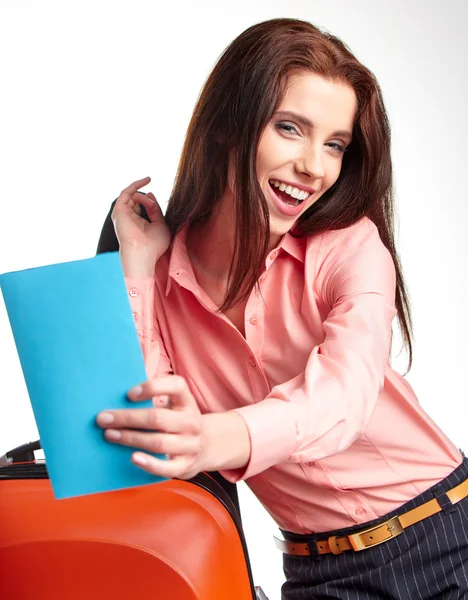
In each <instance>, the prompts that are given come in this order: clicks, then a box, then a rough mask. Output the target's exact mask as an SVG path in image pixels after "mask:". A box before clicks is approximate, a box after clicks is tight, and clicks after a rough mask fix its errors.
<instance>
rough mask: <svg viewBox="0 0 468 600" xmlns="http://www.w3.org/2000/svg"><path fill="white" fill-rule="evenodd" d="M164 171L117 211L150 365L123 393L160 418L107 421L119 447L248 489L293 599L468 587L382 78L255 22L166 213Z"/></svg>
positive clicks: (307, 29) (151, 465)
mask: <svg viewBox="0 0 468 600" xmlns="http://www.w3.org/2000/svg"><path fill="white" fill-rule="evenodd" d="M149 181H150V179H149V178H145V179H143V180H140V181H137V182H135V183H133V184H132V185H130V186H129V187H128V188H126V189H125V190H124V191H123V192H122V193H121V194H120V196H119V198H118V200H117V202H116V205H115V208H114V211H113V215H112V216H113V222H114V227H115V231H116V235H117V238H118V240H119V244H120V255H121V259H122V264H123V268H124V272H125V276H126V282H127V285H128V290H129V297H130V301H131V303H132V307H133V312H134V317H135V322H136V326H137V330H138V333H139V336H140V340H141V345H142V348H143V352H144V356H145V361H146V365H147V370H148V376H149V379H148V381H146V382H143V383H142V384H141V386H137V388H134V389H133V390H131V391H129V398H131V399H132V400H135V401H138V400H140V399H143V398H148V397H153V398H154V399H155V406H159V408H154V409H149V410H142V409H138V410H131V409H130V410H124V411H109V412H107V413H102V414H100V415H99V416H98V423H99V424H100V425H101V426H102V427H103V428H105V429H106V432H105V435H106V438H107V439H108V440H109V441H111V442H114V443H118V444H125V445H129V446H132V447H135V448H138V449H139V450H140V451H139V452H138V451H137V452H135V453H134V454H133V458H132V460H133V461H134V463H135V464H136V465H138V466H140V467H141V468H143V469H146V470H147V471H149V472H151V473H154V474H158V475H162V476H168V477H178V478H190V477H192V476H194V475H195V474H196V473H198V472H200V471H204V470H205V471H215V470H216V471H220V472H221V473H222V475H223V476H224V477H225V478H226V479H228V480H229V481H233V482H236V481H240V480H243V479H245V480H246V481H247V483H248V484H249V486H250V487H251V489H252V490H253V492H254V493H255V494H256V495H257V497H258V498H259V500H260V501H261V502H262V503H263V504H264V506H265V507H266V509H267V510H268V511H269V512H270V514H271V515H272V516H273V518H274V519H275V520H276V522H277V524H278V526H279V527H280V529H281V531H282V533H283V537H284V538H285V539H284V541H280V540H278V541H277V545H278V546H279V547H280V548H281V549H282V550H283V552H284V570H285V575H286V579H287V581H286V583H285V584H284V585H283V590H282V593H283V598H285V599H288V600H289V599H293V598H294V599H295V598H318V597H320V598H382V597H385V598H405V599H408V598H411V599H412V600H414V599H416V598H436V597H437V598H462V597H468V596H467V595H468V565H467V562H468V547H467V544H468V542H467V538H468V536H467V533H468V500H467V498H466V496H468V482H467V477H468V462H467V461H466V460H465V459H464V457H463V455H462V453H461V452H460V451H459V450H458V449H457V448H456V447H455V446H454V445H453V444H452V443H451V442H450V440H448V439H447V437H446V436H445V435H444V434H443V433H442V431H441V430H440V429H439V428H438V427H437V425H436V424H435V423H433V422H432V421H431V419H430V418H429V417H428V416H427V415H426V413H425V412H424V411H423V410H422V408H421V407H420V406H419V403H418V401H417V399H416V397H415V394H414V392H413V390H412V388H411V387H410V385H409V384H408V383H407V382H406V381H405V379H404V378H403V377H402V376H400V375H399V374H398V373H396V372H395V371H394V370H393V369H392V368H391V366H390V364H389V356H390V348H391V339H392V321H393V319H394V317H395V316H398V320H399V324H400V328H401V331H402V334H403V339H404V340H405V342H406V344H407V346H408V349H409V367H411V317H410V310H409V304H408V300H407V295H406V290H405V285H404V280H403V275H402V270H401V267H400V264H399V260H398V256H397V253H396V251H395V244H394V234H393V229H392V227H393V202H392V167H391V158H390V132H389V127H388V121H387V115H386V112H385V108H384V105H383V102H382V96H381V92H380V88H379V86H378V83H377V82H376V80H375V78H374V76H373V75H372V74H371V73H370V72H369V70H368V69H366V68H365V67H364V66H363V65H361V64H360V63H359V62H358V61H357V59H356V58H355V57H354V56H353V55H352V54H351V53H350V51H349V50H348V49H347V48H346V46H345V45H344V44H343V43H342V42H341V41H340V40H338V39H337V38H336V37H334V36H331V35H329V34H326V33H322V32H321V31H319V30H318V29H317V28H315V27H314V26H313V25H311V24H309V23H306V22H303V21H298V20H291V19H275V20H272V21H267V22H265V23H260V24H258V25H255V26H253V27H251V28H250V29H248V30H247V31H245V32H244V33H242V34H241V35H240V36H239V37H238V38H237V39H236V40H234V42H232V44H231V45H230V46H229V47H228V48H227V49H226V51H225V52H224V54H223V55H222V56H221V58H220V59H219V61H218V63H217V64H216V66H215V68H214V70H213V72H212V73H211V75H210V76H209V78H208V80H207V82H206V84H205V86H204V88H203V90H202V93H201V95H200V98H199V100H198V103H197V105H196V107H195V110H194V114H193V117H192V120H191V123H190V125H189V129H188V133H187V138H186V141H185V145H184V149H183V152H182V157H181V161H180V165H179V170H178V173H177V177H176V181H175V185H174V189H173V192H172V195H171V198H170V201H169V205H168V209H167V212H166V216H165V219H164V217H163V215H162V213H161V210H160V208H159V206H158V204H157V202H156V199H155V197H154V196H153V194H151V193H147V194H143V193H140V192H139V190H140V188H142V187H144V186H145V185H147V184H148V183H149ZM141 207H144V208H145V209H146V211H147V213H148V216H149V219H150V221H151V222H149V223H148V222H147V221H146V220H144V219H143V218H142V217H141V216H140V215H141ZM173 373H175V374H176V375H173ZM158 403H159V404H158ZM168 403H170V406H171V408H169V406H168ZM141 430H143V431H141ZM145 430H147V431H145ZM148 452H150V453H151V452H152V453H167V454H168V455H169V460H167V461H164V460H158V459H156V458H154V457H153V456H151V455H150V454H148ZM463 482H464V483H463ZM460 484H461V485H460ZM434 498H437V500H434ZM416 507H418V508H417V509H416V510H414V509H415V508H416ZM395 516H398V518H395ZM376 525H378V527H376V529H373V530H372V531H370V532H367V533H366V532H365V530H367V529H369V528H370V527H373V526H376ZM363 532H364V533H363Z"/></svg>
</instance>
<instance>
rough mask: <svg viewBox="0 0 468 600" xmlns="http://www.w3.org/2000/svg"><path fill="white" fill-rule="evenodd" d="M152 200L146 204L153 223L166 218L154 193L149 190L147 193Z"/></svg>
mask: <svg viewBox="0 0 468 600" xmlns="http://www.w3.org/2000/svg"><path fill="white" fill-rule="evenodd" d="M146 195H147V196H148V198H149V199H150V200H151V202H150V203H149V204H148V206H146V211H147V213H148V216H149V218H150V220H151V222H152V223H154V222H156V221H160V220H164V215H163V211H162V209H161V207H160V206H159V203H158V201H157V200H156V197H155V195H154V194H153V193H151V192H148V193H147V194H146Z"/></svg>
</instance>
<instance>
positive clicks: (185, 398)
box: [127, 375, 196, 410]
mask: <svg viewBox="0 0 468 600" xmlns="http://www.w3.org/2000/svg"><path fill="white" fill-rule="evenodd" d="M163 394H167V395H168V396H170V399H171V403H172V406H173V408H174V409H176V410H177V409H182V408H186V407H191V406H194V404H195V405H196V402H195V399H194V397H193V395H192V393H191V391H190V389H189V387H188V384H187V382H186V380H185V379H184V378H183V377H181V376H180V375H167V376H164V377H156V378H155V379H150V380H148V381H145V382H143V383H142V384H140V385H138V386H136V387H134V388H132V389H131V390H129V391H128V393H127V396H128V398H129V399H130V400H135V401H136V400H142V399H146V398H152V397H153V396H161V395H163Z"/></svg>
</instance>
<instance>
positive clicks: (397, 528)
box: [273, 479, 468, 556]
mask: <svg viewBox="0 0 468 600" xmlns="http://www.w3.org/2000/svg"><path fill="white" fill-rule="evenodd" d="M445 493H446V495H447V496H448V497H449V498H450V501H451V502H452V504H456V503H457V502H459V501H460V500H463V498H466V497H467V496H468V479H466V480H465V481H463V482H462V483H460V484H459V485H457V486H456V487H454V488H452V489H451V490H448V492H445ZM441 510H442V507H441V506H440V504H439V503H438V502H437V500H436V498H434V499H432V500H429V501H428V502H425V503H424V504H421V506H417V507H416V508H413V509H412V510H409V511H408V512H406V513H404V514H402V515H399V516H398V517H393V518H391V519H388V521H385V522H384V523H381V524H380V525H376V526H374V527H369V528H367V529H363V530H362V531H358V532H357V533H353V534H352V535H346V536H344V537H337V536H336V535H333V536H330V537H329V538H328V539H327V540H321V541H320V540H319V541H314V542H290V541H288V540H286V541H285V540H280V539H278V538H277V537H275V536H273V537H274V539H275V543H276V545H277V546H278V548H279V549H280V550H282V551H283V552H285V553H286V554H294V555H295V556H309V555H310V549H309V543H313V544H316V546H317V552H318V553H319V554H329V553H330V552H332V553H333V554H341V553H342V552H344V551H345V550H354V551H355V552H358V551H359V550H365V549H366V548H372V546H377V544H382V543H383V542H386V541H387V540H390V539H391V538H394V537H396V536H397V535H400V533H403V530H404V529H406V528H407V527H411V525H414V524H415V523H418V522H419V521H422V520H423V519H427V518H428V517H432V515H435V514H437V513H438V512H440V511H441Z"/></svg>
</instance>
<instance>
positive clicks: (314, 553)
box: [307, 536, 322, 560]
mask: <svg viewBox="0 0 468 600" xmlns="http://www.w3.org/2000/svg"><path fill="white" fill-rule="evenodd" d="M307 546H308V547H309V552H310V558H312V559H313V560H321V559H322V556H321V555H320V554H319V551H318V548H317V539H316V536H314V537H313V538H311V539H308V540H307Z"/></svg>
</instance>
